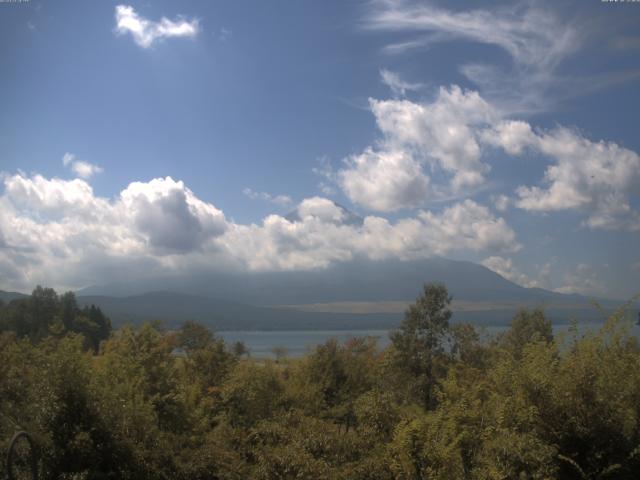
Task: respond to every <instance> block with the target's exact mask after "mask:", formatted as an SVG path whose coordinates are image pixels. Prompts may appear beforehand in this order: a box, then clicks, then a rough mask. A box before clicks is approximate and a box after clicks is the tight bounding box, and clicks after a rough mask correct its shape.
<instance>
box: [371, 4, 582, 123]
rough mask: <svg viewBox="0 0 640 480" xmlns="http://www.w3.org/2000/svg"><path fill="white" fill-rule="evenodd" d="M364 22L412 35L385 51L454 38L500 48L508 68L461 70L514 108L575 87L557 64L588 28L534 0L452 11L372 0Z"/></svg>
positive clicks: (540, 104) (545, 102) (547, 103)
mask: <svg viewBox="0 0 640 480" xmlns="http://www.w3.org/2000/svg"><path fill="white" fill-rule="evenodd" d="M364 25H365V26H366V27H367V28H369V29H371V30H377V31H388V32H407V33H408V34H409V35H413V36H412V37H409V39H408V40H404V41H403V42H402V43H394V44H390V45H388V46H387V47H386V48H385V51H386V52H388V53H403V52H406V51H408V50H410V49H416V48H427V47H431V46H433V45H434V44H436V43H439V42H446V41H452V40H466V41H470V42H475V43H482V44H487V45H493V46H496V47H498V48H500V49H502V50H503V51H505V52H507V53H508V54H509V55H510V57H511V58H512V60H513V65H512V66H511V68H503V67H497V66H495V65H489V64H484V63H473V64H466V65H463V66H462V67H461V71H462V73H463V74H464V75H465V76H467V77H468V78H469V79H470V80H471V81H473V82H475V83H476V84H477V85H479V86H480V87H481V89H482V91H483V94H485V95H486V96H487V97H489V98H491V99H493V100H494V101H496V102H497V103H499V104H500V106H501V108H504V109H505V110H509V111H512V112H513V111H536V110H540V109H543V108H547V107H551V106H553V100H552V99H551V98H550V93H551V94H553V93H554V92H558V91H559V90H563V94H571V93H575V91H573V92H571V87H569V85H570V84H573V83H575V81H574V80H577V79H567V78H563V79H561V78H559V77H558V76H557V74H556V70H557V67H558V66H559V65H560V64H561V63H562V62H563V61H564V60H565V59H567V58H568V57H569V56H570V55H571V54H573V53H574V52H576V51H577V50H578V49H579V48H580V46H581V45H582V43H583V39H584V37H585V36H587V32H590V26H589V25H577V24H576V23H575V22H571V21H567V20H564V19H562V18H560V17H559V16H558V15H557V14H555V13H554V12H553V10H552V9H549V8H541V7H540V6H538V5H536V3H535V2H533V3H531V2H527V3H520V4H518V5H508V6H504V7H497V8H492V9H490V10H489V9H475V10H464V11H453V10H447V9H444V8H439V7H436V6H434V5H432V4H430V2H411V1H403V0H384V1H379V2H374V3H373V8H372V9H371V10H370V11H369V13H368V15H367V16H366V17H365V19H364ZM578 83H579V81H578ZM574 90H575V89H574Z"/></svg>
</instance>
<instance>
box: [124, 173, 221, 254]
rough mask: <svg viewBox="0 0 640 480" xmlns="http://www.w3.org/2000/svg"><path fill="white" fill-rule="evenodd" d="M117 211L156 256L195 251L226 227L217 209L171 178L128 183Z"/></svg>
mask: <svg viewBox="0 0 640 480" xmlns="http://www.w3.org/2000/svg"><path fill="white" fill-rule="evenodd" d="M117 208H120V209H121V210H122V211H123V212H122V213H123V215H126V217H128V218H130V219H131V222H132V224H133V227H134V231H136V232H139V233H140V234H142V235H143V236H144V238H145V240H146V243H147V244H148V245H149V246H150V247H151V248H152V249H153V250H154V251H158V252H159V253H185V252H191V251H194V250H197V249H199V248H201V247H202V246H203V245H204V244H205V243H206V242H208V241H209V240H210V239H211V238H215V237H216V236H219V235H221V234H222V233H223V232H224V231H225V229H226V227H227V225H226V220H225V218H224V214H223V213H222V212H221V211H220V210H218V209H216V208H215V207H214V206H213V205H211V204H209V203H206V202H203V201H201V200H200V199H198V198H197V197H196V196H195V195H194V194H193V192H192V191H191V190H189V189H188V188H186V187H185V186H184V184H183V183H182V182H181V181H178V182H176V181H174V180H173V179H172V178H171V177H167V178H164V179H162V178H156V179H154V180H151V181H150V182H148V183H143V182H133V183H131V184H130V185H129V186H128V187H127V188H126V189H125V190H124V191H122V193H121V194H120V199H119V203H118V205H117Z"/></svg>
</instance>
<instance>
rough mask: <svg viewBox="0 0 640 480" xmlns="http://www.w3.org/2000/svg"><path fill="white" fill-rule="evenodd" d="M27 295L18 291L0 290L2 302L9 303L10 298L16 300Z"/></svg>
mask: <svg viewBox="0 0 640 480" xmlns="http://www.w3.org/2000/svg"><path fill="white" fill-rule="evenodd" d="M28 296H29V295H25V294H24V293H19V292H5V291H4V290H0V300H2V301H3V302H4V303H9V302H10V301H11V300H16V299H18V298H26V297H28Z"/></svg>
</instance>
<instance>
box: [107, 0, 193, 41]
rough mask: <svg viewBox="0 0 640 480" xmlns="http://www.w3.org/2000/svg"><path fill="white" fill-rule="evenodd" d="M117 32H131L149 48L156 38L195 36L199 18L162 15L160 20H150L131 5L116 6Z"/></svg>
mask: <svg viewBox="0 0 640 480" xmlns="http://www.w3.org/2000/svg"><path fill="white" fill-rule="evenodd" d="M115 17H116V29H115V31H116V33H117V34H119V35H124V34H126V33H130V34H131V36H132V37H133V39H134V41H135V42H136V43H137V44H138V45H139V46H141V47H142V48H149V47H151V46H152V45H153V43H154V42H155V41H156V40H161V39H164V38H172V37H195V36H196V35H197V34H198V31H199V25H198V20H197V19H191V20H186V19H184V18H178V19H177V20H169V19H168V18H166V17H162V18H161V19H160V21H159V22H154V21H152V20H148V19H146V18H144V17H142V16H140V15H138V13H136V11H135V10H134V8H133V7H131V6H129V5H118V6H116V13H115Z"/></svg>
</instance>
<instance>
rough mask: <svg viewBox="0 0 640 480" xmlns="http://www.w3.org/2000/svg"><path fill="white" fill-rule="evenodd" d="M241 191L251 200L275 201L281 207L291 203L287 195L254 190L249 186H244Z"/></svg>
mask: <svg viewBox="0 0 640 480" xmlns="http://www.w3.org/2000/svg"><path fill="white" fill-rule="evenodd" d="M242 193H243V194H244V195H245V196H247V197H249V198H250V199H252V200H264V201H265V202H270V203H275V204H276V205H280V206H281V207H288V206H290V205H291V204H292V203H293V200H291V197H289V196H288V195H272V194H270V193H267V192H255V191H253V190H251V189H250V188H248V187H247V188H245V189H243V190H242Z"/></svg>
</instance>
